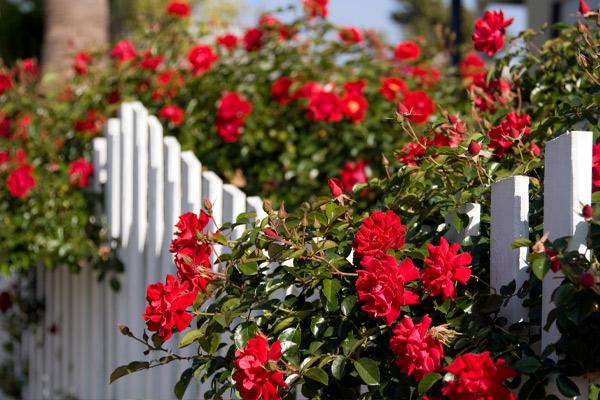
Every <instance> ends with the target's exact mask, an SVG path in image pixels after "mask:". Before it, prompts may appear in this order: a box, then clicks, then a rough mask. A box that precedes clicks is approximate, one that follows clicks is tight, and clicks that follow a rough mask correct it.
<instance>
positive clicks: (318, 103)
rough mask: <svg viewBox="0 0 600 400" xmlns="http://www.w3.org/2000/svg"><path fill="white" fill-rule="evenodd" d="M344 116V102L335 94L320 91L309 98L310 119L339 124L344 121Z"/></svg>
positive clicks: (308, 113) (307, 114)
mask: <svg viewBox="0 0 600 400" xmlns="http://www.w3.org/2000/svg"><path fill="white" fill-rule="evenodd" d="M342 115H343V114H342V101H341V100H340V98H339V97H338V96H337V95H336V94H335V93H332V92H326V91H320V92H317V93H314V94H312V95H311V96H310V97H309V98H308V111H307V113H306V117H307V118H308V119H311V120H314V121H326V122H337V121H339V120H341V119H342Z"/></svg>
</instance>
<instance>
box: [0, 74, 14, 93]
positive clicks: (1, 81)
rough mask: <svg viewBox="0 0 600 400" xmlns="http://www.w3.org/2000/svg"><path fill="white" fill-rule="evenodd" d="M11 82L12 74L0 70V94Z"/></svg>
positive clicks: (10, 85) (9, 86)
mask: <svg viewBox="0 0 600 400" xmlns="http://www.w3.org/2000/svg"><path fill="white" fill-rule="evenodd" d="M12 84H13V82H12V76H10V74H8V73H5V72H1V71H0V96H2V95H3V94H4V93H5V92H6V91H7V90H8V89H10V88H11V87H12Z"/></svg>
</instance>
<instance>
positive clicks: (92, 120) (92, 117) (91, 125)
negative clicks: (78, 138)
mask: <svg viewBox="0 0 600 400" xmlns="http://www.w3.org/2000/svg"><path fill="white" fill-rule="evenodd" d="M104 119H105V118H104V117H103V116H101V115H98V114H97V112H96V110H90V111H88V112H87V113H86V114H85V119H78V120H75V121H74V122H73V128H75V130H76V131H77V132H82V133H88V134H90V135H95V134H97V133H98V132H100V129H101V128H102V125H103V124H104Z"/></svg>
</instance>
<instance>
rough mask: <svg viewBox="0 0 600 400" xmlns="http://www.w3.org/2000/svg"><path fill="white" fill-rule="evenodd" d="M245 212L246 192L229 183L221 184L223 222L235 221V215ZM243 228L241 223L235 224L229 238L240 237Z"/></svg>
mask: <svg viewBox="0 0 600 400" xmlns="http://www.w3.org/2000/svg"><path fill="white" fill-rule="evenodd" d="M245 212H246V194H245V193H244V192H242V191H241V190H240V189H238V188H237V187H235V186H233V185H231V184H225V185H223V223H226V222H235V219H236V217H237V216H238V215H240V214H242V213H245ZM244 228H245V227H244V226H243V225H239V226H236V227H235V228H234V229H233V232H231V238H232V239H238V238H240V237H241V236H242V233H244Z"/></svg>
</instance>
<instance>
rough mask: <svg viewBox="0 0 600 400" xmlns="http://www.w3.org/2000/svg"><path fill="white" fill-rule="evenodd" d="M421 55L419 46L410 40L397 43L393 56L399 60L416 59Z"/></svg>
mask: <svg viewBox="0 0 600 400" xmlns="http://www.w3.org/2000/svg"><path fill="white" fill-rule="evenodd" d="M420 55H421V48H420V47H419V45H418V44H416V43H415V42H413V41H412V40H407V41H404V42H401V43H398V45H397V46H396V50H394V57H395V58H396V60H399V61H411V60H416V59H417V58H419V56H420Z"/></svg>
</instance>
